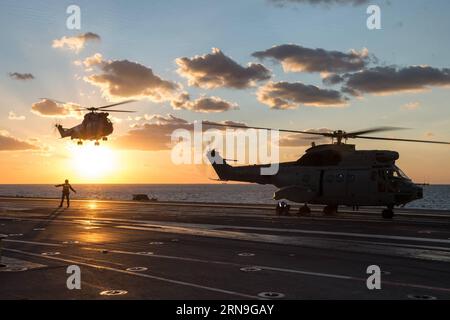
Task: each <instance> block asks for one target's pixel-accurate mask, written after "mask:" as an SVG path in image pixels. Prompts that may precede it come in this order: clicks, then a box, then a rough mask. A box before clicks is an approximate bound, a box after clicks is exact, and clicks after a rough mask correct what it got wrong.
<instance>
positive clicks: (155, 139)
mask: <svg viewBox="0 0 450 320" xmlns="http://www.w3.org/2000/svg"><path fill="white" fill-rule="evenodd" d="M145 119H146V120H147V121H148V122H146V123H144V124H139V125H135V126H133V128H132V129H131V130H130V131H128V133H127V134H125V135H123V136H120V137H118V138H117V139H116V140H115V141H114V142H113V143H114V146H115V147H117V148H121V149H131V150H145V151H160V150H169V149H170V148H171V135H172V133H173V131H175V130H177V129H186V130H192V129H193V127H194V124H193V123H191V122H188V121H186V120H184V119H181V118H177V117H175V116H173V115H170V114H169V115H167V116H166V117H164V116H161V115H152V116H146V117H145ZM205 123H210V124H214V123H221V124H234V125H241V126H245V124H243V123H240V122H233V121H223V122H211V121H204V122H203V124H205ZM211 128H214V127H212V126H205V125H204V126H203V129H204V130H207V129H211ZM216 129H220V130H221V129H223V128H217V127H216Z"/></svg>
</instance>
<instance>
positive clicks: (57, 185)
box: [55, 184, 63, 187]
mask: <svg viewBox="0 0 450 320" xmlns="http://www.w3.org/2000/svg"><path fill="white" fill-rule="evenodd" d="M62 186H63V185H62V184H55V187H62Z"/></svg>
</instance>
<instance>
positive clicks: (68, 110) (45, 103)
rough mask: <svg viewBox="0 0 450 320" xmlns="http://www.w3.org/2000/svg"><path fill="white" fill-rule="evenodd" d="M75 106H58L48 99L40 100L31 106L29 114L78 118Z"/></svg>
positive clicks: (78, 114)
mask: <svg viewBox="0 0 450 320" xmlns="http://www.w3.org/2000/svg"><path fill="white" fill-rule="evenodd" d="M76 108H79V106H77V105H75V104H59V103H56V102H54V101H52V100H49V99H42V100H41V101H39V102H36V103H33V104H32V105H31V112H33V113H35V114H37V115H39V116H43V117H79V116H80V115H81V113H80V112H79V111H75V109H76Z"/></svg>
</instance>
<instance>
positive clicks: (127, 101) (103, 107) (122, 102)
mask: <svg viewBox="0 0 450 320" xmlns="http://www.w3.org/2000/svg"><path fill="white" fill-rule="evenodd" d="M131 102H136V100H125V101H121V102H117V103H113V104H108V105H106V106H102V107H97V108H95V109H106V108H111V107H114V106H119V105H121V104H125V103H131Z"/></svg>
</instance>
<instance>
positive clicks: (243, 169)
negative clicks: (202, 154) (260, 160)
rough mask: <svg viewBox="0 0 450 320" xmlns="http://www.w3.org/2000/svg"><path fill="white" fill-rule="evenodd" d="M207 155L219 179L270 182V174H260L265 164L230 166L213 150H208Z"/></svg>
mask: <svg viewBox="0 0 450 320" xmlns="http://www.w3.org/2000/svg"><path fill="white" fill-rule="evenodd" d="M207 156H208V159H209V161H210V162H211V164H212V167H213V168H214V171H216V173H217V175H218V176H219V179H220V180H221V181H241V182H252V183H259V184H268V183H271V180H270V176H265V175H261V168H262V167H267V165H251V166H240V167H232V166H230V165H229V164H228V163H227V161H226V160H225V159H223V158H222V157H221V156H220V155H219V153H218V152H217V151H215V150H212V151H210V152H208V154H207Z"/></svg>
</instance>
